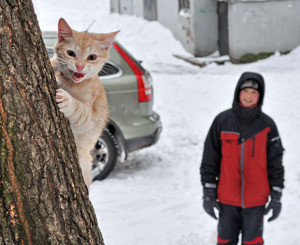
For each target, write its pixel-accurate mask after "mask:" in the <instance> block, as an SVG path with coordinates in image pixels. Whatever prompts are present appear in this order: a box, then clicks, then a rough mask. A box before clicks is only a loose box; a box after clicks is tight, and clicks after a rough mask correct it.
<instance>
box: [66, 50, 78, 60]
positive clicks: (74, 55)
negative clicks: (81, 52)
mask: <svg viewBox="0 0 300 245" xmlns="http://www.w3.org/2000/svg"><path fill="white" fill-rule="evenodd" d="M67 54H68V55H69V56H71V57H74V58H75V57H76V54H75V52H74V51H72V50H68V51H67Z"/></svg>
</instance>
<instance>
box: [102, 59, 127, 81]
mask: <svg viewBox="0 0 300 245" xmlns="http://www.w3.org/2000/svg"><path fill="white" fill-rule="evenodd" d="M121 74H122V70H121V69H120V68H119V67H118V66H117V65H115V64H113V63H112V62H110V61H107V62H106V63H105V64H104V66H103V68H102V70H101V71H100V72H99V74H98V76H99V77H101V78H102V79H106V78H112V77H119V76H121Z"/></svg>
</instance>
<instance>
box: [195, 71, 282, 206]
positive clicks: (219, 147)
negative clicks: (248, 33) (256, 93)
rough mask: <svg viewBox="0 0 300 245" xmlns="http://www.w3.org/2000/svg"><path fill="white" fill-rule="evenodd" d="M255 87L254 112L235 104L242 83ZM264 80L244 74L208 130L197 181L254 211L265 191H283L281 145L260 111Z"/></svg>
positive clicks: (263, 199)
mask: <svg viewBox="0 0 300 245" xmlns="http://www.w3.org/2000/svg"><path fill="white" fill-rule="evenodd" d="M248 79H255V80H257V81H258V82H259V84H260V88H261V90H260V99H259V102H258V105H257V106H256V107H254V108H250V109H249V108H243V107H242V106H240V105H239V92H240V89H239V88H240V86H241V84H242V82H243V81H245V80H248ZM263 98H264V80H263V78H262V76H261V75H259V74H257V73H250V72H246V73H244V74H243V75H242V76H241V78H240V80H239V82H238V84H237V86H236V90H235V95H234V101H233V107H232V108H231V109H229V110H227V111H224V112H222V113H220V114H219V115H218V116H217V117H216V118H215V119H214V121H213V124H212V126H211V128H210V130H209V132H208V135H207V138H206V141H205V145H204V152H203V159H202V163H201V167H200V173H201V182H202V184H203V186H205V184H207V183H209V184H215V185H216V186H217V188H218V200H219V201H220V202H222V203H224V204H229V205H235V206H240V207H245V208H247V207H254V206H260V205H264V204H266V202H267V201H268V196H269V194H270V188H271V187H272V186H277V187H281V188H283V182H284V169H283V165H282V155H283V147H282V144H281V140H280V137H279V134H278V131H277V128H276V125H275V123H274V121H273V120H272V119H271V118H270V117H269V116H267V115H266V114H265V113H263V112H262V111H261V106H262V103H263Z"/></svg>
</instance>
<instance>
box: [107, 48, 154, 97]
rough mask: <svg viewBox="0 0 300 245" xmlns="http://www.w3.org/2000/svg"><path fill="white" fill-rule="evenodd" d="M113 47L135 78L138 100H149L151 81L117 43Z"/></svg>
mask: <svg viewBox="0 0 300 245" xmlns="http://www.w3.org/2000/svg"><path fill="white" fill-rule="evenodd" d="M113 45H114V47H115V49H116V50H117V51H118V52H119V54H120V55H121V56H122V57H123V58H124V60H125V61H126V62H127V64H128V65H129V66H130V68H131V69H132V71H133V72H134V74H135V75H136V78H137V84H138V94H139V102H145V101H149V100H151V98H152V87H151V81H149V79H148V78H147V76H146V75H145V74H144V73H143V71H142V70H141V69H140V68H139V67H138V65H137V64H136V63H135V62H134V61H133V60H132V59H131V57H130V56H129V55H128V54H127V53H126V52H125V51H124V50H123V49H122V48H121V47H120V46H119V45H118V44H117V43H114V44H113Z"/></svg>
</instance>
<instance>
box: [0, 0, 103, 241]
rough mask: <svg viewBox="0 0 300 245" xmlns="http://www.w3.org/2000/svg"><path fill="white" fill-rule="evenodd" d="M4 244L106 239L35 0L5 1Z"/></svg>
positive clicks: (0, 93) (0, 169)
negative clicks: (58, 92) (60, 104)
mask: <svg viewBox="0 0 300 245" xmlns="http://www.w3.org/2000/svg"><path fill="white" fill-rule="evenodd" d="M0 47H1V49H0V126H1V128H0V244H1V245H2V244H38V245H39V244H97V245H98V244H104V243H103V239H102V235H101V232H100V230H99V228H98V224H97V219H96V216H95V212H94V209H93V207H92V205H91V202H90V201H89V197H88V190H87V188H86V186H85V184H84V181H83V177H82V174H81V169H80V166H79V163H78V157H77V153H76V147H75V143H74V138H73V134H72V132H71V130H70V127H69V124H68V122H67V121H66V120H65V118H64V117H63V115H62V114H61V113H60V112H59V111H58V108H57V106H56V103H55V89H56V81H55V78H54V74H53V71H52V68H51V65H50V62H49V59H48V55H47V52H46V49H45V45H44V43H43V40H42V36H41V31H40V29H39V26H38V22H37V18H36V15H35V13H34V9H33V5H32V2H31V0H1V1H0Z"/></svg>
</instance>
